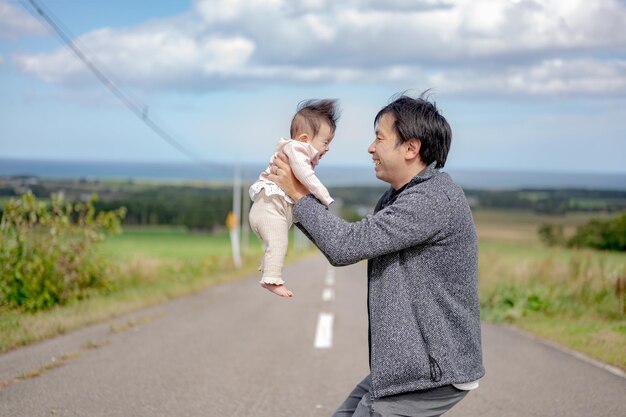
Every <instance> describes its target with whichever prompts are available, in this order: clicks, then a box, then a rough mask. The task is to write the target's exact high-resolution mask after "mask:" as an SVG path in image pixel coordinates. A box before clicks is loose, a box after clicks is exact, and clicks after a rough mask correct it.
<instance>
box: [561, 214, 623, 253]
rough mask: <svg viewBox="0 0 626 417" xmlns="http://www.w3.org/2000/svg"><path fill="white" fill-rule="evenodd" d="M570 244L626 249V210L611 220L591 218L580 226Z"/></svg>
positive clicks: (595, 247)
mask: <svg viewBox="0 0 626 417" xmlns="http://www.w3.org/2000/svg"><path fill="white" fill-rule="evenodd" d="M568 245H569V246H571V247H590V248H594V249H602V250H614V251H626V212H624V213H622V214H621V215H620V216H617V217H615V218H613V219H610V220H591V221H590V222H589V223H587V224H584V225H582V226H579V227H578V228H576V233H575V234H574V236H572V237H571V238H570V239H569V241H568Z"/></svg>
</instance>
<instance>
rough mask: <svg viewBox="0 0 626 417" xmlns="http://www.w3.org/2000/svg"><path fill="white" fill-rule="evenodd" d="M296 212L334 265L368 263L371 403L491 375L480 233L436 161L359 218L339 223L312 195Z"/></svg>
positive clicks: (458, 191)
mask: <svg viewBox="0 0 626 417" xmlns="http://www.w3.org/2000/svg"><path fill="white" fill-rule="evenodd" d="M390 191H391V190H390ZM388 193H389V192H388ZM383 198H384V197H383ZM379 205H380V204H379ZM377 208H379V207H377ZM293 213H294V216H295V217H296V218H297V219H298V220H299V222H300V224H299V227H300V228H301V229H304V231H305V233H306V234H307V235H308V236H309V237H310V238H311V239H312V240H313V241H314V243H315V244H316V245H317V246H318V247H319V249H320V250H321V251H322V252H323V253H324V254H325V255H326V257H327V258H328V260H329V261H330V263H331V264H332V265H335V266H341V265H350V264H353V263H356V262H358V261H361V260H363V259H369V264H368V284H369V291H368V310H369V331H370V368H371V377H372V389H371V394H372V396H373V397H374V398H379V397H384V396H389V395H394V394H400V393H403V392H409V391H415V390H420V389H427V388H432V387H437V386H442V385H448V384H452V383H462V382H469V381H474V380H477V379H479V378H481V377H482V376H483V375H484V373H485V371H484V368H483V364H482V351H481V341H480V312H479V302H478V246H477V239H476V232H475V228H474V222H473V220H472V215H471V212H470V209H469V205H468V203H467V200H466V198H465V195H464V194H463V190H462V189H461V188H460V187H459V186H458V185H456V184H455V183H454V182H453V181H452V179H451V178H450V177H449V176H448V174H445V173H441V172H439V170H436V169H434V164H432V165H431V166H429V167H427V168H426V169H425V170H424V171H422V172H421V173H420V174H418V175H417V176H415V177H414V178H413V179H412V180H411V181H410V182H409V184H408V185H407V186H406V188H405V189H404V190H403V191H401V192H400V193H399V194H398V195H397V197H396V198H395V200H394V201H392V202H390V204H389V205H387V206H386V207H384V208H381V209H380V210H379V211H377V212H376V213H375V214H373V215H370V216H367V217H365V218H364V219H362V220H360V221H358V222H354V223H349V222H346V221H344V220H342V219H339V218H337V217H336V216H334V215H333V214H331V213H330V212H329V211H328V210H327V208H326V207H325V206H324V205H323V204H321V203H320V202H319V201H317V199H315V198H314V197H313V196H311V195H308V196H306V197H304V198H302V199H301V200H300V201H299V202H297V203H296V204H295V205H294V210H293Z"/></svg>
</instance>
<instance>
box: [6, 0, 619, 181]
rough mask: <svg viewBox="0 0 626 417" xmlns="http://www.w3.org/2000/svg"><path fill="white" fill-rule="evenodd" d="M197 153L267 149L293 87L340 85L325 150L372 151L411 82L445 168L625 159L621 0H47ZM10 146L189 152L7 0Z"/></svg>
mask: <svg viewBox="0 0 626 417" xmlns="http://www.w3.org/2000/svg"><path fill="white" fill-rule="evenodd" d="M36 2H37V3H38V4H40V5H41V7H42V9H43V10H44V11H46V13H48V14H50V15H51V16H53V18H54V19H55V20H56V21H57V22H58V23H59V24H60V25H61V27H62V28H63V30H64V31H65V32H66V33H67V34H68V35H69V36H70V38H71V39H72V41H73V42H74V43H75V45H76V46H77V47H78V48H79V49H80V51H82V53H83V54H84V55H85V56H86V57H87V59H88V60H89V61H90V62H92V63H93V64H94V66H95V67H96V68H98V70H99V71H101V72H102V74H104V75H105V76H106V77H107V78H108V79H110V80H112V81H113V82H114V84H115V86H117V87H118V88H119V89H120V90H121V91H122V92H123V94H124V95H125V96H126V97H128V99H129V100H130V101H131V102H132V103H133V104H135V105H137V106H138V107H139V108H141V109H142V112H145V115H146V116H147V117H148V119H149V120H152V121H154V122H155V123H157V125H158V126H160V127H162V128H164V129H165V130H166V131H167V132H168V133H169V134H170V135H171V136H172V137H174V138H175V139H176V141H178V143H179V144H180V145H181V147H183V148H184V149H185V150H187V151H188V153H189V154H191V156H192V157H195V158H197V159H201V160H206V161H216V162H230V161H235V160H239V161H243V162H264V161H266V160H267V159H268V158H269V156H270V154H271V152H272V149H273V146H274V144H275V141H276V139H277V138H278V137H279V136H286V135H288V133H289V121H290V119H291V117H292V115H293V111H294V109H295V107H296V105H297V103H298V102H299V101H300V100H303V99H307V98H324V97H331V98H337V99H339V100H340V103H341V108H342V118H341V119H340V121H339V126H338V130H337V134H336V138H335V142H334V143H333V146H332V147H331V152H330V153H329V154H328V155H327V156H326V157H325V159H324V164H333V165H344V164H350V165H366V164H368V163H370V158H369V156H368V154H367V152H366V149H367V145H368V144H369V143H370V141H371V139H372V137H373V125H372V122H373V117H374V115H375V114H376V112H377V111H378V110H379V109H380V108H381V107H382V106H384V105H385V104H386V103H387V102H388V100H389V97H390V96H392V95H393V94H394V93H396V92H398V91H402V90H409V91H411V92H413V93H415V94H419V93H420V92H421V91H422V90H425V89H431V98H432V99H433V100H434V101H436V103H437V105H438V107H440V108H441V111H442V113H443V114H444V116H446V118H447V119H448V121H449V122H450V124H451V125H452V129H453V136H454V138H453V146H452V151H451V154H450V157H449V158H448V165H447V167H448V168H450V169H481V170H490V169H494V170H495V169H506V170H521V171H554V172H607V173H625V172H626V163H625V162H624V161H626V157H625V156H626V29H624V28H625V27H626V1H625V0H594V1H591V2H590V1H582V0H581V1H579V0H414V1H409V0H342V1H331V0H305V1H295V0H293V1H292V0H196V1H182V0H170V1H167V2H156V1H147V0H134V1H131V2H129V1H126V0H106V1H105V0H90V1H80V0H37V1H36ZM0 158H30V159H55V160H81V161H86V160H104V161H108V160H113V161H119V160H123V161H177V162H180V161H187V160H190V156H189V155H187V154H185V153H181V152H180V151H179V150H177V149H175V148H174V147H172V146H171V145H169V144H168V143H167V142H166V141H164V140H163V139H161V138H160V137H159V136H158V135H156V134H155V133H154V132H153V131H152V130H150V129H149V128H148V127H147V126H146V125H145V124H144V122H143V121H142V120H141V119H140V118H138V117H137V116H136V115H135V114H133V113H132V112H131V111H129V109H128V108H127V107H125V106H124V104H122V103H121V102H120V101H119V100H118V99H117V98H116V97H115V96H114V95H113V94H112V93H111V92H110V91H109V90H108V89H107V88H106V87H105V86H104V85H103V84H102V83H101V82H99V81H98V79H97V78H96V76H94V74H93V73H92V72H90V71H89V70H88V69H87V67H86V66H85V64H84V63H83V62H81V61H80V60H79V59H78V58H77V57H76V55H74V53H73V52H72V51H71V50H70V49H69V48H68V47H67V46H66V45H65V44H64V43H63V42H62V41H61V39H60V38H59V37H58V36H57V35H56V34H55V33H54V32H53V31H52V30H51V29H50V27H49V26H47V25H46V23H45V22H44V21H43V20H41V18H40V17H38V14H37V12H36V11H35V9H34V8H33V6H32V4H31V3H30V2H29V0H20V1H18V0H0Z"/></svg>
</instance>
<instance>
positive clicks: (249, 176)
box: [0, 158, 626, 190]
mask: <svg viewBox="0 0 626 417" xmlns="http://www.w3.org/2000/svg"><path fill="white" fill-rule="evenodd" d="M264 168H265V165H264V164H258V165H255V164H245V165H242V166H241V167H240V172H241V174H242V178H243V180H244V181H247V182H251V181H254V180H255V179H256V178H257V177H258V175H259V173H260V172H261V171H262V170H263V169H264ZM444 171H446V172H448V173H449V174H450V175H451V176H452V178H453V179H454V180H455V181H456V182H457V183H459V184H460V185H461V186H463V187H464V188H474V189H522V188H531V189H538V188H583V189H599V190H626V173H621V174H612V173H611V174H606V173H576V172H571V173H553V172H521V171H488V170H455V169H452V170H446V169H444ZM233 173H234V166H233V165H228V164H218V163H208V164H206V165H200V164H196V163H157V162H93V161H45V160H28V159H8V158H0V177H11V176H37V177H41V178H58V179H91V180H94V179H125V180H166V181H180V180H198V181H207V182H231V181H232V179H233ZM316 173H317V175H318V176H319V178H320V179H321V180H322V181H323V182H324V183H326V184H328V185H334V186H340V185H344V186H345V185H383V183H381V182H380V181H379V180H377V179H376V177H375V176H374V168H373V166H354V167H351V166H332V165H320V166H319V167H318V168H317V169H316Z"/></svg>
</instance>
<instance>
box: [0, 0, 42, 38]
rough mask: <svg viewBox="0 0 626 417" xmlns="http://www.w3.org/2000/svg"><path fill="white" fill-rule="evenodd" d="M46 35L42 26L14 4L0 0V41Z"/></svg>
mask: <svg viewBox="0 0 626 417" xmlns="http://www.w3.org/2000/svg"><path fill="white" fill-rule="evenodd" d="M45 34H47V31H46V30H45V29H44V27H43V25H42V24H41V23H40V22H38V21H37V19H35V18H34V17H32V16H31V15H29V14H28V13H27V12H26V11H25V10H24V9H22V8H21V7H19V6H18V5H16V4H15V3H9V2H8V1H6V0H0V39H13V38H17V37H20V36H41V35H45Z"/></svg>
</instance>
